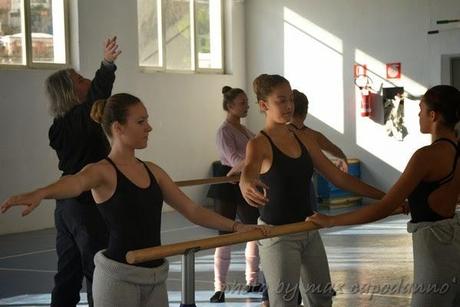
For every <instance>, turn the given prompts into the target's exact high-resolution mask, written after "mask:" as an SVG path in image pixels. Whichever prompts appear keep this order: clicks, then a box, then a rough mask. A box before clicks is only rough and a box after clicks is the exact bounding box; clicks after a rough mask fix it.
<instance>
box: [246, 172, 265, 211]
mask: <svg viewBox="0 0 460 307" xmlns="http://www.w3.org/2000/svg"><path fill="white" fill-rule="evenodd" d="M240 189H241V194H242V195H243V197H244V199H245V200H246V201H247V202H248V204H249V205H251V206H253V207H256V208H260V207H263V206H265V204H266V203H267V202H268V198H267V190H268V186H267V185H266V184H265V183H263V182H262V181H260V180H259V179H255V180H252V181H245V182H243V181H240ZM261 191H262V192H261Z"/></svg>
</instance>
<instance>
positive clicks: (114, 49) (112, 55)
mask: <svg viewBox="0 0 460 307" xmlns="http://www.w3.org/2000/svg"><path fill="white" fill-rule="evenodd" d="M120 53H121V50H118V44H117V37H116V36H114V37H112V38H110V37H109V38H108V39H106V40H105V43H104V60H105V61H107V62H109V63H113V62H115V60H116V59H117V58H118V56H119V55H120Z"/></svg>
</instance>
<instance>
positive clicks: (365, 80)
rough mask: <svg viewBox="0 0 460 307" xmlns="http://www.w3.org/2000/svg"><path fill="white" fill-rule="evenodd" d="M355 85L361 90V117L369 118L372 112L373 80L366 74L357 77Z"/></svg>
mask: <svg viewBox="0 0 460 307" xmlns="http://www.w3.org/2000/svg"><path fill="white" fill-rule="evenodd" d="M355 84H356V86H357V87H358V88H359V91H360V93H361V116H362V117H369V116H370V115H371V112H372V108H371V103H372V101H371V97H372V95H371V89H372V79H371V78H369V76H367V75H365V74H361V75H358V76H356V78H355Z"/></svg>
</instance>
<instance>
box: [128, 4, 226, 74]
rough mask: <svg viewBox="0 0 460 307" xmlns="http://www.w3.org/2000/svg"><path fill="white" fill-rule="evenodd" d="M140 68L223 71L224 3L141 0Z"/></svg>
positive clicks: (139, 6)
mask: <svg viewBox="0 0 460 307" xmlns="http://www.w3.org/2000/svg"><path fill="white" fill-rule="evenodd" d="M137 10H138V35H139V65H140V66H141V67H146V68H154V69H157V70H166V71H209V72H223V40H222V0H138V1H137Z"/></svg>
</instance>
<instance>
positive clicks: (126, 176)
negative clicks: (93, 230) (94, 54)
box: [0, 94, 268, 307]
mask: <svg viewBox="0 0 460 307" xmlns="http://www.w3.org/2000/svg"><path fill="white" fill-rule="evenodd" d="M91 115H92V117H93V118H94V119H95V120H96V121H98V122H101V123H102V126H103V128H104V131H105V132H106V133H107V135H108V136H109V137H110V139H111V141H112V142H111V143H112V149H111V151H110V153H109V155H108V156H107V158H105V159H103V160H100V161H99V162H96V163H93V164H89V165H87V166H86V167H84V168H83V169H82V170H81V171H80V172H78V173H77V174H75V175H69V176H64V177H62V178H61V179H60V180H58V181H57V182H55V183H53V184H51V185H48V186H46V187H43V188H39V189H37V190H35V191H33V192H30V193H26V194H22V195H17V196H13V197H10V198H9V199H7V200H6V201H5V202H4V203H3V204H2V206H1V207H0V208H1V212H2V213H4V212H5V211H6V210H8V209H9V208H10V207H12V206H26V208H25V209H24V211H23V212H22V214H23V215H27V214H29V213H30V212H31V211H32V210H33V209H35V208H36V207H37V206H38V205H39V204H40V201H41V200H42V199H62V198H69V197H75V196H77V195H79V194H81V193H82V192H84V191H89V190H91V193H92V195H93V197H94V200H95V202H96V204H97V208H98V209H99V211H100V212H101V215H102V217H103V218H104V220H105V222H106V224H107V227H108V229H109V233H110V238H109V246H108V248H107V250H105V251H100V252H98V253H97V254H96V257H95V263H96V269H95V273H94V282H93V295H94V303H95V306H98V307H109V306H110V307H116V306H123V307H125V306H168V298H167V291H166V284H165V281H166V278H167V273H168V262H167V260H166V259H159V260H155V261H151V262H148V263H143V264H139V265H128V264H127V263H126V260H125V255H126V253H127V252H128V251H129V250H133V249H140V248H146V247H150V246H158V245H161V241H160V223H161V207H162V204H163V200H164V201H165V202H167V203H168V204H170V205H171V206H172V207H173V208H175V209H176V210H177V211H179V212H180V213H181V214H183V215H184V216H185V217H187V218H188V219H189V220H190V221H192V222H194V223H197V224H199V225H202V226H205V227H210V228H215V229H219V230H225V231H247V230H251V229H254V228H255V227H258V226H249V225H244V224H241V223H238V222H235V221H233V220H230V219H227V218H225V217H223V216H221V215H219V214H217V213H214V212H213V211H210V210H207V209H205V208H203V207H201V206H199V205H197V204H195V203H194V202H192V200H190V199H189V198H188V197H187V196H186V195H185V194H184V193H183V192H182V191H181V190H179V188H178V187H177V186H176V185H175V183H174V182H173V181H172V180H171V178H170V177H169V176H168V174H167V173H166V172H165V171H164V170H163V169H161V168H160V167H159V166H157V165H156V164H154V163H151V162H143V161H141V160H139V159H137V158H136V156H135V154H134V152H135V150H136V149H142V148H145V147H146V146H147V141H148V135H149V133H150V131H151V130H152V128H151V127H150V125H149V122H148V114H147V110H146V108H145V107H144V104H143V103H142V102H141V101H140V100H139V99H138V98H136V97H134V96H132V95H129V94H117V95H113V96H111V97H110V98H109V99H107V100H100V101H98V102H96V103H95V105H94V106H93V110H92V114H91ZM258 228H259V229H261V231H263V232H264V233H266V232H267V231H268V228H260V227H258Z"/></svg>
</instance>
